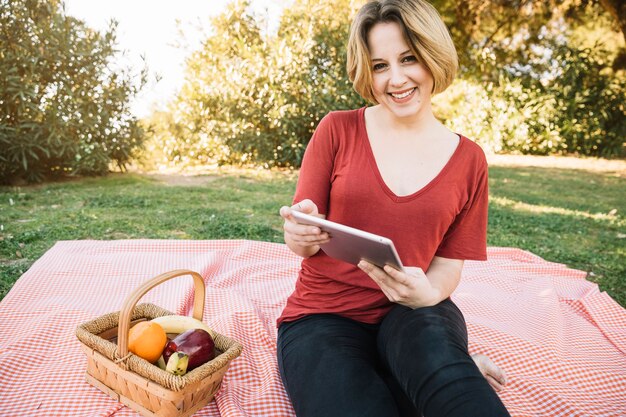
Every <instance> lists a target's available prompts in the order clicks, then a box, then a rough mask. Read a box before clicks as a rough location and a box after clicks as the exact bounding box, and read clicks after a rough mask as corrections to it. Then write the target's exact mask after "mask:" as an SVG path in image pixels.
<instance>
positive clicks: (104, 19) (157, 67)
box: [65, 0, 285, 117]
mask: <svg viewBox="0 0 626 417" xmlns="http://www.w3.org/2000/svg"><path fill="white" fill-rule="evenodd" d="M229 2H230V0H178V1H176V2H174V1H171V0H106V1H93V0H65V10H66V12H67V14H69V15H72V16H74V17H77V18H79V19H81V20H84V21H85V22H86V23H87V25H89V26H90V27H92V28H94V29H98V30H104V29H106V28H107V27H108V25H109V22H110V21H111V20H112V19H115V20H116V21H117V22H118V27H117V39H118V44H119V47H120V48H121V49H123V50H126V51H127V52H126V57H127V58H128V62H129V65H132V66H134V67H136V68H138V69H137V72H139V68H141V67H142V61H141V56H142V55H143V56H144V57H145V59H146V62H147V64H148V67H149V70H150V80H149V82H148V85H147V86H146V87H145V88H144V91H143V92H142V94H141V95H140V96H139V97H137V99H136V100H135V101H134V102H133V103H132V108H133V112H134V113H135V115H136V116H138V117H143V116H146V115H147V114H149V112H150V109H151V106H152V104H153V103H156V105H157V106H159V107H162V106H163V104H164V103H165V102H166V101H167V99H168V98H169V97H172V96H173V94H174V92H175V91H176V90H177V89H178V88H179V87H180V86H181V85H182V82H183V69H184V60H185V58H186V57H187V56H188V55H189V53H190V50H185V49H184V48H180V47H176V46H175V45H176V44H177V43H180V41H181V36H180V34H179V28H178V27H177V25H176V21H177V20H179V21H180V22H181V24H182V25H181V27H182V28H183V31H184V33H185V36H186V37H187V42H188V43H189V44H190V46H191V47H192V48H193V47H195V46H197V45H198V42H199V41H200V40H201V32H200V31H199V30H194V28H197V27H199V26H200V27H203V28H204V30H205V31H207V30H209V24H208V20H209V18H210V17H212V16H215V15H217V14H219V13H221V12H223V11H224V10H225V8H226V5H227V4H228V3H229ZM284 3H285V1H284V0H253V1H252V7H253V9H254V12H255V13H256V14H259V15H262V16H268V17H269V21H270V24H272V22H273V24H276V22H277V21H278V17H279V16H280V14H281V12H282V9H283V7H284V6H283V5H284ZM156 74H158V75H159V76H160V77H161V80H160V81H159V82H156Z"/></svg>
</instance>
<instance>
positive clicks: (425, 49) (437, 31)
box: [347, 0, 459, 104]
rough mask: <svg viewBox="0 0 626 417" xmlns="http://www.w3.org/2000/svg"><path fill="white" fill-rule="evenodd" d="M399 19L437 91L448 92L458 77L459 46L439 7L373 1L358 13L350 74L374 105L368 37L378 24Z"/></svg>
mask: <svg viewBox="0 0 626 417" xmlns="http://www.w3.org/2000/svg"><path fill="white" fill-rule="evenodd" d="M390 22H395V23H397V24H398V25H400V28H401V29H402V31H403V32H404V37H405V40H406V42H407V44H408V45H409V47H410V48H411V51H412V52H413V53H414V54H415V55H416V57H417V58H418V59H419V60H420V61H421V62H422V63H423V64H424V65H425V66H426V68H428V70H429V71H430V73H431V75H432V76H433V79H434V84H433V91H432V93H433V94H437V93H441V92H442V91H444V90H445V89H446V88H448V86H449V85H450V84H452V81H453V80H454V77H455V76H456V72H457V69H458V65H459V64H458V57H457V53H456V48H455V47H454V43H453V42H452V38H451V37H450V33H449V32H448V28H447V27H446V25H445V24H444V23H443V20H442V19H441V16H440V15H439V13H438V12H437V10H436V9H435V8H434V7H433V6H432V5H431V4H430V3H428V2H426V1H424V0H370V1H368V2H367V3H366V4H365V5H364V6H363V7H362V8H361V9H360V10H359V12H358V13H357V14H356V16H355V18H354V21H353V22H352V27H351V29H350V39H349V40H348V63H347V70H348V77H349V79H350V81H351V82H352V85H353V86H354V89H355V90H356V92H357V93H359V95H360V96H361V97H363V98H364V99H365V100H368V101H370V102H372V103H374V104H378V103H377V100H376V99H375V98H374V92H373V89H372V62H371V54H370V51H369V46H368V42H367V38H368V35H369V32H370V30H371V29H372V28H373V27H374V25H376V24H377V23H390Z"/></svg>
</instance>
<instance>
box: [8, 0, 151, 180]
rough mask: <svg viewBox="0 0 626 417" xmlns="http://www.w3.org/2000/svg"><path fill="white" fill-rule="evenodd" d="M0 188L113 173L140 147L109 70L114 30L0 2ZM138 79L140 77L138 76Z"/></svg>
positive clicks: (31, 0)
mask: <svg viewBox="0 0 626 417" xmlns="http://www.w3.org/2000/svg"><path fill="white" fill-rule="evenodd" d="M0 6H1V7H0V182H11V181H15V180H17V179H19V178H25V179H27V180H29V181H40V180H43V179H44V178H45V177H47V176H49V175H54V174H66V173H72V174H88V175H93V174H103V173H106V172H108V170H109V164H110V163H111V162H113V163H115V164H117V165H118V166H119V167H120V168H123V167H124V165H125V164H126V163H127V162H128V161H129V160H130V158H131V157H132V154H133V151H134V150H135V149H137V148H138V147H139V146H140V144H141V142H142V141H143V130H142V129H141V127H140V126H139V124H138V121H137V120H136V119H135V118H134V117H133V116H131V114H130V109H129V104H128V103H129V99H130V98H131V97H132V96H133V95H134V94H136V93H137V92H138V91H139V89H140V88H141V85H143V84H142V83H143V81H142V80H140V81H139V82H136V81H135V79H134V76H133V74H132V73H131V72H130V70H128V69H123V68H122V69H115V68H114V66H113V58H114V57H115V55H116V54H117V53H118V51H116V49H115V24H112V25H111V27H110V28H109V30H108V31H106V32H105V33H99V32H96V31H94V30H91V29H90V28H88V27H86V26H85V24H84V23H83V22H81V21H79V20H77V19H74V18H72V17H69V16H66V15H65V14H64V12H63V9H62V3H61V2H60V1H59V0H0ZM143 76H145V74H143Z"/></svg>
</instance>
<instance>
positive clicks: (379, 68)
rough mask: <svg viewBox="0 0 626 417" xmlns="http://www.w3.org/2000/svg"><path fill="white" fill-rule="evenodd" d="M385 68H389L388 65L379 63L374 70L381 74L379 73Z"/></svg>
mask: <svg viewBox="0 0 626 417" xmlns="http://www.w3.org/2000/svg"><path fill="white" fill-rule="evenodd" d="M385 68H387V64H382V63H379V64H374V67H373V68H372V69H373V70H374V71H376V72H379V71H382V70H384V69H385Z"/></svg>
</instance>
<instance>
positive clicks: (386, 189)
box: [359, 107, 468, 202]
mask: <svg viewBox="0 0 626 417" xmlns="http://www.w3.org/2000/svg"><path fill="white" fill-rule="evenodd" d="M366 108H367V107H362V108H361V109H360V111H359V124H360V126H361V129H363V138H364V140H363V141H362V142H363V146H364V148H365V152H366V154H367V158H368V159H369V162H370V165H371V167H372V170H373V172H374V175H375V176H376V179H377V181H378V183H379V184H380V186H381V188H382V190H383V191H384V192H385V194H387V195H388V196H389V197H390V198H391V199H392V200H394V201H396V202H406V201H410V200H413V199H415V198H417V197H419V196H420V195H422V194H424V193H426V192H427V191H428V190H429V189H430V188H432V187H433V186H435V185H436V184H437V183H438V182H439V181H440V180H441V179H442V178H443V177H444V176H445V175H446V173H447V172H448V171H449V170H450V169H451V167H452V166H453V165H454V163H455V160H456V159H457V158H458V157H459V154H460V153H461V148H462V147H463V145H464V143H465V141H466V140H468V139H466V138H465V137H464V136H463V135H460V134H458V133H457V135H458V136H459V143H458V144H457V146H456V149H455V150H454V152H453V153H452V155H451V156H450V159H448V161H447V162H446V164H445V165H444V166H443V168H442V169H441V170H440V171H439V173H437V175H435V177H434V178H433V179H432V180H430V181H429V182H428V183H427V184H426V185H424V186H423V187H422V188H420V189H418V190H416V191H414V192H413V193H411V194H407V195H397V194H396V193H395V192H393V190H391V188H389V186H388V185H387V183H386V182H385V180H384V179H383V176H382V174H381V173H380V169H379V168H378V163H377V162H376V157H375V156H374V151H373V149H372V144H371V143H370V137H369V134H368V132H367V125H366V123H365V109H366Z"/></svg>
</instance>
